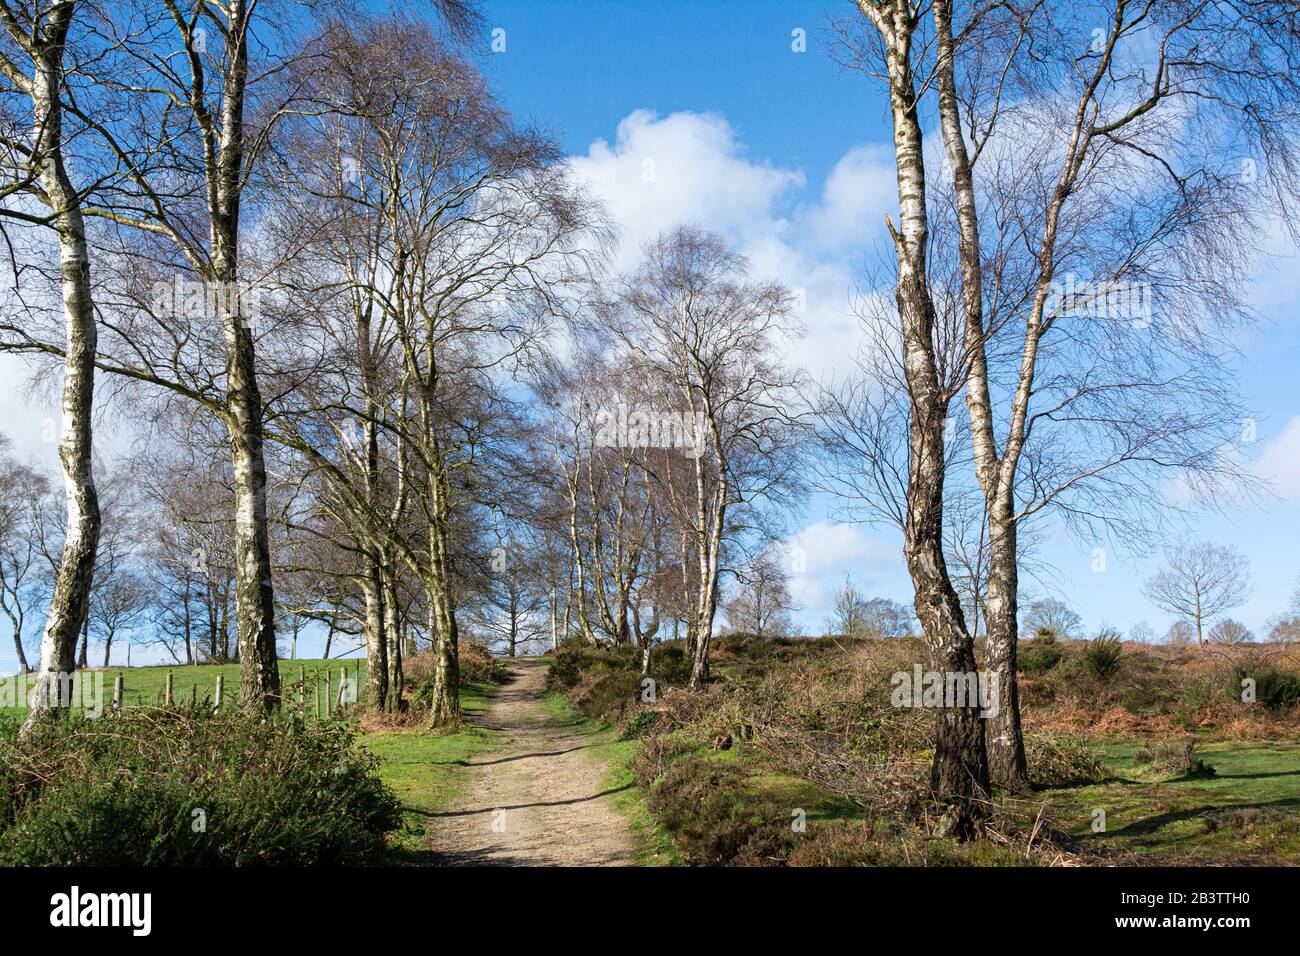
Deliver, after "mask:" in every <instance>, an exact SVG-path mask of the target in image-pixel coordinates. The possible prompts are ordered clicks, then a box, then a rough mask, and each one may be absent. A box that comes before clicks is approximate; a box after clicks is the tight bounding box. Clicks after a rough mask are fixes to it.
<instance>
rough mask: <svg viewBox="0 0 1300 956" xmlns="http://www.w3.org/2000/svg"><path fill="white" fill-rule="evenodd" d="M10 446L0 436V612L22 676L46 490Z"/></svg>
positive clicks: (36, 598) (39, 590)
mask: <svg viewBox="0 0 1300 956" xmlns="http://www.w3.org/2000/svg"><path fill="white" fill-rule="evenodd" d="M10 446H11V442H10V440H9V437H8V436H7V435H0V611H3V612H4V615H5V617H7V618H8V619H9V624H10V627H11V628H12V630H13V637H14V653H15V656H16V657H17V659H18V666H19V668H20V673H23V674H26V673H28V672H29V671H30V670H31V665H30V664H28V662H27V651H26V648H25V647H24V640H25V639H26V637H27V631H26V626H27V623H28V619H29V615H31V614H32V613H33V612H34V610H35V609H36V608H37V607H38V606H39V605H40V604H41V603H43V601H44V598H45V597H46V595H45V593H44V590H45V589H44V588H43V581H42V576H41V573H40V572H41V552H40V548H39V543H38V542H39V539H40V537H41V535H39V534H38V531H37V529H36V527H35V524H36V522H39V521H41V520H42V516H43V514H44V513H45V512H46V511H47V510H48V509H47V506H46V505H45V502H47V501H48V499H49V497H50V494H51V492H50V485H49V481H48V480H47V479H46V478H45V476H44V475H41V474H39V473H38V472H36V471H35V470H34V469H32V468H31V467H29V466H27V465H24V464H21V463H20V462H18V461H17V460H15V459H14V458H13V457H12V456H11V455H10V454H9V451H8V449H9V448H10Z"/></svg>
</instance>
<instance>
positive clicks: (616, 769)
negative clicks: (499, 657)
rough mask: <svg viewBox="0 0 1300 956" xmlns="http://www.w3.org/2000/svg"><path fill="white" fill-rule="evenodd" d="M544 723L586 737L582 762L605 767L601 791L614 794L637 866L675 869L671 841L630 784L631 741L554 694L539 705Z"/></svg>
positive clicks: (633, 749)
mask: <svg viewBox="0 0 1300 956" xmlns="http://www.w3.org/2000/svg"><path fill="white" fill-rule="evenodd" d="M542 707H543V710H544V711H545V713H546V715H547V719H548V720H550V721H553V722H554V723H555V724H557V725H558V726H562V727H566V728H571V729H573V730H575V731H577V732H578V733H581V734H585V735H586V736H588V737H589V739H590V743H589V745H588V746H587V747H586V748H585V749H584V750H583V755H584V757H585V759H587V760H591V761H594V762H595V763H597V764H598V765H600V766H603V767H606V768H607V769H606V773H605V777H604V779H603V780H602V781H601V785H602V789H604V790H617V791H619V792H618V793H616V794H614V796H613V797H612V798H611V800H610V805H611V806H612V807H613V808H614V809H615V810H616V811H617V812H618V813H619V814H620V815H621V816H622V817H623V818H624V819H626V820H627V822H628V827H629V829H630V830H631V832H632V843H633V849H634V852H635V853H636V862H637V865H639V866H677V865H679V864H680V863H681V859H680V858H679V856H678V854H677V851H676V850H675V849H674V847H673V844H672V840H670V839H669V837H668V834H667V833H665V832H664V831H663V830H662V829H661V828H660V827H659V826H658V824H656V823H655V819H654V817H653V816H651V814H650V811H649V810H648V809H647V808H646V804H645V794H643V793H642V792H641V790H640V788H638V787H636V786H635V785H634V784H633V775H632V758H633V757H635V756H636V752H637V749H638V748H639V747H640V746H641V744H640V743H638V742H637V741H635V740H620V739H619V736H618V731H617V730H616V729H615V728H613V727H611V726H610V725H609V724H606V723H604V722H603V721H596V720H592V719H590V718H589V717H584V716H583V715H582V714H579V713H578V712H576V711H575V710H574V709H573V708H571V707H570V706H569V705H568V703H567V702H566V701H565V699H564V698H563V697H561V696H560V695H559V694H556V693H550V694H547V695H546V698H545V700H543V702H542Z"/></svg>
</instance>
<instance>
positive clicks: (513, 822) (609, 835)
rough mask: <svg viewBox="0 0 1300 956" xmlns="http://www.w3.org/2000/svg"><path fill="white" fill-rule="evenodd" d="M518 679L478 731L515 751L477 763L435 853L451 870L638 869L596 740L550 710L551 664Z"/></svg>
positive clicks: (441, 818)
mask: <svg viewBox="0 0 1300 956" xmlns="http://www.w3.org/2000/svg"><path fill="white" fill-rule="evenodd" d="M510 669H511V674H512V680H511V681H510V682H509V683H508V684H505V685H504V686H503V687H501V688H500V689H499V690H498V691H497V692H496V693H495V694H493V696H492V700H491V703H490V704H489V705H488V711H487V713H486V714H485V715H484V716H482V717H475V718H470V722H471V723H475V724H478V725H480V726H483V727H488V728H490V729H492V730H497V731H501V733H502V735H503V738H504V742H505V746H504V747H503V748H502V749H501V750H498V751H494V752H492V753H489V754H480V755H479V756H477V757H473V758H471V760H470V763H469V766H470V768H471V778H470V783H469V786H468V787H467V788H466V790H465V794H466V795H465V797H464V799H463V800H462V801H460V802H458V803H457V804H456V805H455V806H453V807H452V808H451V809H449V810H445V811H442V812H441V813H437V814H434V817H435V820H434V824H433V827H432V831H433V832H432V835H431V836H430V838H429V849H430V850H431V851H432V853H433V854H434V855H435V856H436V857H437V858H438V862H439V863H442V864H444V865H461V866H628V865H631V864H633V862H634V857H633V849H632V838H631V836H630V835H629V833H628V828H627V823H626V822H625V821H624V819H623V818H622V817H621V816H619V815H618V813H616V812H615V811H614V810H613V809H612V808H611V807H610V806H609V795H610V793H612V792H614V791H605V790H604V789H603V788H602V786H601V778H602V777H603V776H604V772H605V771H604V768H603V767H601V766H600V765H599V764H598V763H597V762H596V761H593V760H591V759H590V758H589V757H588V756H587V755H586V754H584V753H583V750H584V749H585V748H586V747H588V746H590V744H591V738H590V736H589V735H587V734H582V733H579V732H577V731H575V730H573V729H572V728H569V727H564V726H557V725H556V724H554V723H553V722H552V721H551V720H550V719H549V718H548V717H547V715H546V713H545V711H544V710H543V709H542V699H543V698H544V697H545V694H546V665H545V664H544V663H542V662H541V661H529V660H519V661H511V662H510Z"/></svg>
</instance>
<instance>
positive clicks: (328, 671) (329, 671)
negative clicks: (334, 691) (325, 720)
mask: <svg viewBox="0 0 1300 956" xmlns="http://www.w3.org/2000/svg"><path fill="white" fill-rule="evenodd" d="M333 683H334V668H332V667H327V668H325V716H326V717H328V716H329V715H330V685H332V684H333Z"/></svg>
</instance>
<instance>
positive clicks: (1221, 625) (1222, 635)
mask: <svg viewBox="0 0 1300 956" xmlns="http://www.w3.org/2000/svg"><path fill="white" fill-rule="evenodd" d="M1206 637H1207V638H1208V639H1209V641H1210V643H1211V644H1252V643H1254V641H1255V635H1254V634H1253V633H1251V630H1250V628H1248V627H1247V626H1246V625H1245V624H1242V623H1241V622H1240V621H1238V620H1236V619H1235V618H1231V617H1225V618H1224V619H1223V620H1221V621H1219V622H1218V623H1217V624H1215V625H1214V627H1212V628H1210V633H1209V634H1207V635H1206Z"/></svg>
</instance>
